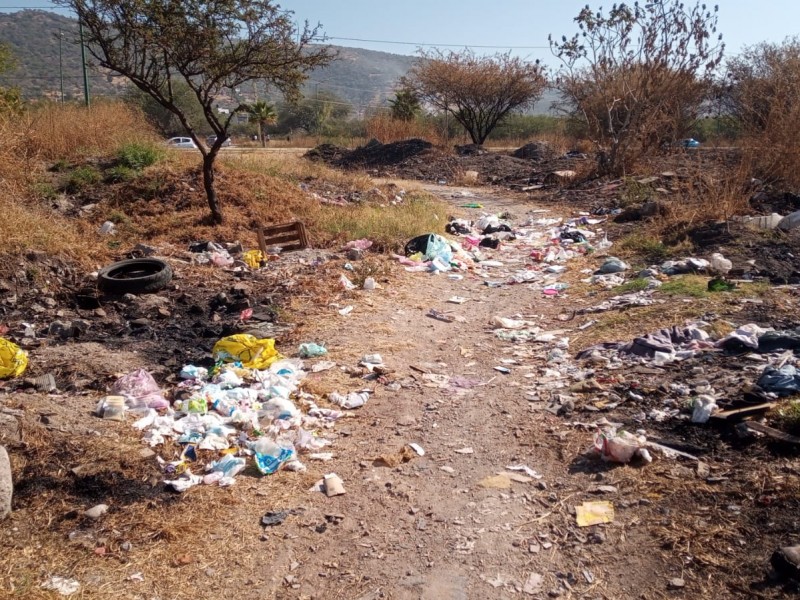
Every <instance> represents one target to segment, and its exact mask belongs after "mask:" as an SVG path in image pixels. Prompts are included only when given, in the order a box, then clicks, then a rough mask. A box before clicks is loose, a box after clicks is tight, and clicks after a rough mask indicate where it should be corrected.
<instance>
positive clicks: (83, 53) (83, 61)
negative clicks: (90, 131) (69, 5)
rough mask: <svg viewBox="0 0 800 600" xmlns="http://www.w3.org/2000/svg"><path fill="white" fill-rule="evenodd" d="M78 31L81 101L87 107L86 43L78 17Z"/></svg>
mask: <svg viewBox="0 0 800 600" xmlns="http://www.w3.org/2000/svg"><path fill="white" fill-rule="evenodd" d="M78 31H79V33H80V37H81V64H82V65H83V101H84V102H85V104H86V108H89V74H88V73H87V72H86V44H84V43H83V23H82V22H81V20H80V17H78Z"/></svg>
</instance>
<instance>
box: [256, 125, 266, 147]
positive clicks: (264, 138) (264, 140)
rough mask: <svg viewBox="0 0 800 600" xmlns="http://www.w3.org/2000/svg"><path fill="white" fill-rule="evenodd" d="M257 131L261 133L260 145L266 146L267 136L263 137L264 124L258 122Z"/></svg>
mask: <svg viewBox="0 0 800 600" xmlns="http://www.w3.org/2000/svg"><path fill="white" fill-rule="evenodd" d="M258 132H259V133H260V134H261V147H262V148H266V147H267V138H266V137H264V124H263V123H259V124H258Z"/></svg>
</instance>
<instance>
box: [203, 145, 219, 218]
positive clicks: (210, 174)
mask: <svg viewBox="0 0 800 600" xmlns="http://www.w3.org/2000/svg"><path fill="white" fill-rule="evenodd" d="M216 157H217V155H216V154H208V155H207V156H204V157H203V188H205V190H206V198H207V200H208V208H209V209H210V210H211V220H212V221H214V223H215V224H216V225H219V224H221V223H222V210H220V207H219V203H218V202H217V192H216V190H214V159H215V158H216Z"/></svg>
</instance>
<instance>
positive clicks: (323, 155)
mask: <svg viewBox="0 0 800 600" xmlns="http://www.w3.org/2000/svg"><path fill="white" fill-rule="evenodd" d="M349 153H350V151H349V150H348V149H347V148H342V147H341V146H337V145H336V144H320V145H319V146H317V147H316V148H312V149H311V150H309V151H308V152H306V153H305V154H304V155H303V156H304V157H305V158H307V159H309V160H313V161H322V162H325V163H336V162H338V161H340V160H341V159H342V158H343V157H344V156H346V155H347V154H349Z"/></svg>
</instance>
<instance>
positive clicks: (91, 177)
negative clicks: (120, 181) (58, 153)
mask: <svg viewBox="0 0 800 600" xmlns="http://www.w3.org/2000/svg"><path fill="white" fill-rule="evenodd" d="M101 178H102V177H101V176H100V171H98V170H97V169H95V168H94V167H92V166H89V165H86V166H83V167H78V168H77V169H75V170H74V171H73V172H72V173H70V175H69V179H67V184H66V186H65V189H66V190H67V191H68V192H70V193H75V192H79V191H81V190H82V189H84V188H86V187H88V186H90V185H94V184H96V183H98V182H99V181H100V179H101Z"/></svg>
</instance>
